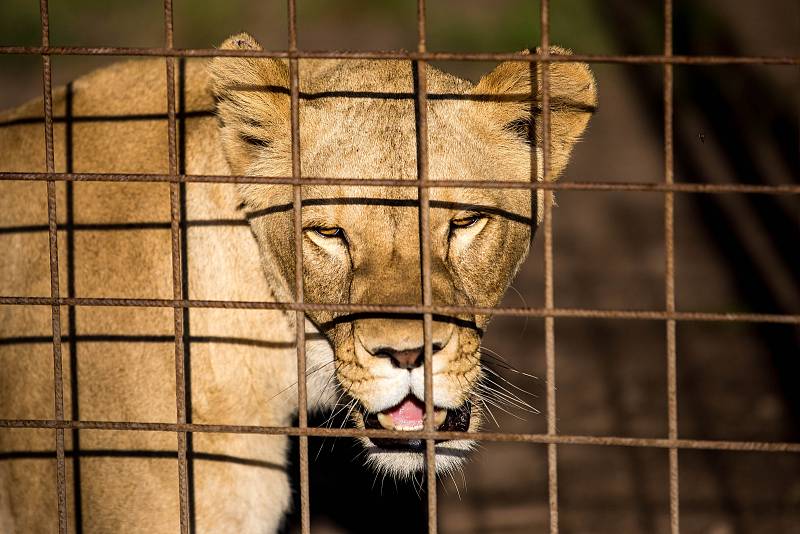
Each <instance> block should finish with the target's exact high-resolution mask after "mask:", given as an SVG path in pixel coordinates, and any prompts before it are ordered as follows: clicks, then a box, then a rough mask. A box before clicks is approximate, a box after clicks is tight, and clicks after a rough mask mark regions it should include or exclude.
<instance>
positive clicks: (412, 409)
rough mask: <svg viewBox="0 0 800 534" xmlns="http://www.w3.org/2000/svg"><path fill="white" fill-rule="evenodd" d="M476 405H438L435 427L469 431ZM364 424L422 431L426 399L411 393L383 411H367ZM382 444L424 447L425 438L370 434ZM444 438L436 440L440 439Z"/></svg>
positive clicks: (412, 448)
mask: <svg viewBox="0 0 800 534" xmlns="http://www.w3.org/2000/svg"><path fill="white" fill-rule="evenodd" d="M471 412H472V408H471V406H470V403H469V402H465V403H464V404H462V405H461V406H459V407H458V408H454V409H445V408H435V409H434V428H435V429H436V430H439V431H442V432H466V431H467V430H468V429H469V421H470V413H471ZM363 415H364V426H365V427H366V428H370V429H381V428H382V429H386V430H403V431H419V430H422V429H423V428H424V425H425V417H426V416H425V403H423V402H422V401H420V400H419V399H417V398H416V397H414V396H413V395H409V396H407V397H406V398H405V399H403V400H402V401H400V403H399V404H397V405H396V406H393V407H391V408H389V409H386V410H383V411H381V412H377V413H375V412H369V413H364V414H363ZM370 439H371V440H372V442H373V443H374V444H375V445H377V446H378V447H381V448H384V449H401V450H411V451H423V450H424V449H425V441H424V440H421V439H401V438H370ZM441 441H444V440H436V443H439V442H441Z"/></svg>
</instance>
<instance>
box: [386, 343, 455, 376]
mask: <svg viewBox="0 0 800 534" xmlns="http://www.w3.org/2000/svg"><path fill="white" fill-rule="evenodd" d="M441 348H442V347H441V345H440V344H439V343H434V344H433V352H434V353H436V352H438V351H439V350H441ZM374 354H375V356H379V357H380V356H383V357H386V358H390V359H391V361H392V365H394V366H395V367H397V368H399V369H408V370H409V371H410V370H411V369H416V368H417V367H419V366H420V365H422V364H423V363H424V362H425V350H424V348H423V347H418V348H415V349H408V350H395V349H393V348H391V347H383V348H381V349H379V350H377V351H375V353H374Z"/></svg>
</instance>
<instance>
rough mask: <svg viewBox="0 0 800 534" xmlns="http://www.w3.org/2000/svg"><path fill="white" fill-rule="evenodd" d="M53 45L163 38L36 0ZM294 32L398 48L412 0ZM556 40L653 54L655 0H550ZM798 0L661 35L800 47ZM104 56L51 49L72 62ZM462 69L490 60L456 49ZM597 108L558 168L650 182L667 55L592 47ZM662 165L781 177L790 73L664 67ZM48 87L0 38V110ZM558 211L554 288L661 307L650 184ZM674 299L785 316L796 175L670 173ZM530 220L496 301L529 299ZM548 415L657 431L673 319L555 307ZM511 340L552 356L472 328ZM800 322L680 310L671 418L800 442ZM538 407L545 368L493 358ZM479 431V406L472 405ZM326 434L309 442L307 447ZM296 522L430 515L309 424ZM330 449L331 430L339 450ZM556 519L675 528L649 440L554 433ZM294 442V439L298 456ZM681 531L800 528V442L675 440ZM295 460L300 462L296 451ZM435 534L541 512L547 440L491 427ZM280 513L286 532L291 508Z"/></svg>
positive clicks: (496, 345)
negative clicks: (698, 444)
mask: <svg viewBox="0 0 800 534" xmlns="http://www.w3.org/2000/svg"><path fill="white" fill-rule="evenodd" d="M174 3H175V32H176V34H175V35H176V46H178V47H203V48H205V47H209V46H212V45H216V44H218V43H220V42H221V41H222V40H223V39H224V38H225V37H227V36H228V35H230V34H232V33H235V32H238V31H241V30H246V31H248V32H251V33H252V34H254V35H255V36H256V37H257V38H259V40H260V41H261V42H262V44H263V45H264V46H265V47H266V48H269V49H282V48H285V47H286V39H287V37H286V34H287V32H286V6H285V2H283V1H278V2H247V1H245V0H235V1H226V2H221V1H211V0H175V2H174ZM50 6H51V15H50V20H51V42H52V44H54V45H109V46H161V45H162V42H163V21H162V18H161V17H162V2H161V1H160V0H139V1H137V2H129V1H124V0H81V1H77V0H51V2H50ZM428 9H429V11H428V47H429V49H431V50H448V51H459V50H460V51H517V50H520V49H523V48H526V47H530V46H535V44H536V43H537V42H538V40H539V28H538V2H535V1H527V0H502V1H492V2H489V1H483V2H480V1H476V0H461V1H454V0H447V1H431V2H429V6H428ZM298 10H299V11H298V28H299V46H300V47H301V48H306V49H325V48H337V49H396V48H404V49H413V48H414V47H415V43H416V27H415V2H413V1H385V2H366V1H362V2H357V1H353V0H343V1H339V2H335V3H333V2H325V1H323V0H299V1H298ZM551 21H552V29H551V41H552V42H553V43H556V44H559V45H562V46H566V47H570V48H572V49H573V50H574V51H576V52H580V53H598V54H660V53H661V51H662V43H663V34H662V24H663V19H662V5H661V3H660V2H658V1H656V0H643V1H639V2H625V1H622V0H559V1H557V2H552V5H551ZM798 35H800V4H798V3H797V2H796V0H767V1H763V2H748V1H745V0H697V1H692V2H689V1H686V0H680V1H676V2H675V11H674V46H675V53H676V54H720V55H769V56H795V57H797V56H798V55H800V39H798ZM39 40H40V34H39V19H38V3H37V2H32V1H29V0H4V1H3V2H2V4H0V44H3V45H11V44H14V45H26V44H28V45H36V44H38V43H39ZM116 60H117V59H115V58H94V57H77V56H76V57H55V58H54V59H53V65H54V81H55V82H56V83H58V84H62V83H66V82H68V81H69V80H71V79H74V78H75V77H76V76H79V75H80V74H83V73H85V72H88V71H89V70H91V69H94V68H97V67H99V66H102V65H104V64H107V63H110V62H112V61H116ZM438 66H439V67H441V68H443V69H444V70H448V71H450V72H453V73H455V74H458V75H461V76H464V77H467V78H470V79H473V80H476V79H477V78H478V77H479V76H480V75H481V74H482V73H483V72H486V71H488V70H489V69H490V68H491V67H492V65H491V64H488V63H474V62H472V63H470V62H464V63H458V62H448V63H445V64H440V65H438ZM592 68H593V70H594V72H595V74H596V76H597V80H598V87H599V100H600V109H599V111H598V113H597V114H596V115H595V117H594V118H593V119H592V122H591V123H590V126H589V129H588V131H587V133H586V135H585V137H584V140H583V141H582V142H581V143H580V144H579V145H578V146H577V148H576V150H575V153H574V156H573V159H572V161H571V163H570V165H569V167H568V168H567V170H566V173H565V175H564V176H563V177H562V178H561V179H562V180H565V181H568V180H582V181H583V180H585V181H615V182H626V181H631V182H634V181H635V182H660V181H663V179H664V176H663V168H664V160H663V101H662V92H663V85H662V83H663V82H662V68H661V67H660V66H657V65H612V64H594V65H593V66H592ZM674 72H675V91H674V95H675V96H674V102H675V105H674V143H675V179H676V181H680V182H688V183H749V184H790V183H793V184H796V183H798V181H799V180H798V178H799V177H800V128H799V126H798V117H799V116H800V115H798V94H800V71H799V69H798V68H797V67H790V66H676V67H675V68H674ZM40 91H41V60H40V58H39V57H36V56H16V55H13V56H0V108H3V109H5V108H8V107H12V106H14V105H17V104H20V103H22V102H24V101H26V100H28V99H30V98H34V97H36V96H37V95H39V94H40ZM557 202H558V207H557V208H556V209H555V210H554V261H555V303H556V306H558V307H566V308H571V307H575V308H598V309H605V310H612V309H647V310H663V309H664V306H665V302H664V263H665V252H664V250H665V246H664V213H663V209H664V201H663V195H662V194H659V193H631V192H589V191H563V192H559V193H558V194H557ZM675 233H676V235H675V247H676V248H675V251H676V252H675V253H676V257H675V261H676V301H677V307H678V310H680V311H703V312H739V313H749V312H752V313H771V314H795V315H796V314H800V280H799V279H798V273H800V245H798V244H800V202H798V198H797V195H783V196H780V195H743V194H723V195H711V194H693V193H692V194H685V193H678V194H676V195H675ZM542 251H543V247H542V239H541V236H538V237H537V239H536V241H535V243H534V246H533V248H532V251H531V255H530V257H529V259H528V261H527V263H526V265H525V266H524V267H523V271H522V272H521V273H520V275H519V277H518V278H517V280H516V281H515V283H514V288H515V289H514V290H511V291H509V293H508V295H507V298H506V300H505V302H504V304H506V305H514V306H518V305H528V306H542V305H543V304H544V285H543V266H542V258H543V253H542ZM555 329H556V330H555V333H556V338H555V339H556V357H557V365H556V379H557V400H558V412H557V415H558V430H559V432H560V433H565V434H584V435H600V436H602V435H614V436H630V437H665V436H666V435H667V403H666V356H665V354H666V346H665V345H666V344H665V326H664V324H663V323H662V322H657V321H623V320H607V319H602V320H601V319H558V320H556V322H555ZM484 345H485V347H487V348H489V349H492V350H493V351H496V352H497V353H498V354H499V355H501V356H502V357H503V358H504V359H505V360H507V362H508V363H509V364H510V365H511V366H513V367H515V368H517V369H519V370H520V371H523V372H524V373H528V374H531V375H534V376H538V377H543V376H544V375H545V361H544V325H543V321H542V320H540V319H527V320H526V319H520V318H507V317H505V318H503V317H498V318H496V319H495V320H494V322H493V324H492V326H490V328H489V330H488V334H487V336H486V338H485V340H484ZM799 348H800V329H798V327H797V326H796V325H795V326H792V325H766V324H747V323H708V322H694V323H692V322H687V323H683V322H681V323H679V324H678V326H677V355H678V362H677V363H678V412H679V435H680V437H682V438H697V439H724V440H747V441H750V440H753V441H794V442H797V441H800V387H798V378H800V350H799ZM495 367H498V371H500V372H504V375H505V376H506V377H507V378H508V379H509V380H512V381H513V382H514V383H515V384H516V385H517V386H519V387H520V388H523V389H525V390H528V391H529V392H530V393H532V394H533V396H532V397H530V398H529V399H528V400H529V402H531V404H533V405H534V406H536V407H537V408H539V409H541V410H544V407H545V391H546V386H545V383H544V379H543V378H538V379H534V378H529V377H526V376H524V375H521V374H518V373H514V372H510V371H508V370H504V369H502V368H500V367H501V366H500V365H498V364H495ZM514 415H517V416H520V417H523V418H524V420H520V419H517V418H516V417H513V416H512V415H509V414H505V413H502V412H499V411H497V410H495V416H496V418H497V421H498V423H499V427H500V429H501V430H503V431H512V432H545V431H546V423H545V418H544V416H543V415H533V414H525V413H515V414H514ZM487 428H489V429H492V428H493V427H492V426H489V427H487ZM320 447H322V449H323V450H322V451H321V453H320V454H319V455H318V456H317V449H318V448H320ZM311 449H312V450H311V454H310V457H311V458H312V460H313V462H312V465H311V469H312V471H311V484H312V494H311V507H312V508H311V510H312V530H313V531H314V532H321V533H344V532H375V531H376V530H380V531H383V532H394V531H397V532H405V533H410V532H422V531H424V529H425V526H424V525H425V495H424V492H423V491H422V490H420V489H418V488H417V487H415V486H414V485H413V484H407V483H395V482H393V481H390V480H385V481H383V480H380V479H376V478H375V475H374V474H373V473H371V472H370V471H368V470H366V469H365V468H363V467H362V466H361V463H360V461H359V460H358V459H354V457H355V456H356V454H357V452H358V449H357V448H356V446H355V444H354V443H353V442H352V441H349V440H330V439H329V440H328V441H326V442H325V443H324V445H323V444H322V443H321V440H316V439H312V440H311ZM331 449H333V450H331ZM558 450H559V464H558V467H559V509H560V526H561V531H562V532H565V533H569V532H576V533H598V534H599V533H660V532H668V530H669V528H668V527H669V485H668V459H667V452H666V451H665V450H650V449H632V448H622V447H589V446H577V445H576V446H561V447H559V449H558ZM295 458H296V457H295ZM679 459H680V484H681V485H680V505H681V527H682V529H681V530H682V532H686V533H695V532H697V533H708V534H745V533H784V532H786V533H794V532H800V458H799V457H798V455H791V454H766V453H741V452H708V451H681V453H680V455H679ZM295 465H296V461H295ZM439 504H440V515H439V517H440V519H439V522H440V528H441V531H442V532H444V533H471V532H503V533H511V532H546V531H547V529H548V506H547V464H546V448H545V447H544V446H542V445H521V444H502V443H484V444H482V446H481V449H480V450H479V452H478V453H477V454H476V455H475V458H474V460H473V461H472V462H471V463H470V464H469V465H468V466H467V467H466V469H465V473H464V477H463V479H462V477H461V476H460V475H458V474H457V475H456V476H455V478H454V480H450V479H445V480H442V481H441V482H440V491H439ZM297 524H298V518H297V516H296V515H295V516H293V517H292V518H290V521H289V524H288V525H287V527H286V530H287V532H294V531H295V530H297Z"/></svg>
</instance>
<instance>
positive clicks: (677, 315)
mask: <svg viewBox="0 0 800 534" xmlns="http://www.w3.org/2000/svg"><path fill="white" fill-rule="evenodd" d="M672 10H673V6H672V0H663V11H664V24H663V29H664V46H663V52H662V54H660V55H599V54H574V55H570V56H565V55H559V54H551V53H550V49H549V40H550V36H549V2H548V0H542V2H541V3H540V11H539V22H540V29H541V39H540V50H539V52H538V53H535V54H527V55H523V54H520V53H488V52H487V53H483V52H481V53H462V52H430V51H428V50H427V46H426V28H425V1H424V0H418V2H417V34H418V41H417V50H416V51H408V52H406V51H389V52H378V51H363V52H361V51H337V50H323V51H313V50H299V49H298V47H297V25H296V24H297V23H296V0H288V27H289V39H288V49H287V50H279V51H267V50H219V49H181V48H175V46H174V32H173V6H172V0H164V46H163V47H155V48H134V47H80V46H66V47H65V46H51V45H50V38H49V14H48V13H49V10H48V0H40V19H41V21H40V22H41V32H42V39H41V46H0V55H2V54H6V55H8V54H30V55H40V56H41V57H42V67H43V68H42V80H43V84H42V93H43V116H42V117H32V118H30V119H24V120H29V121H37V122H42V123H43V124H44V132H45V159H46V161H45V163H46V165H45V169H46V172H2V173H0V181H8V180H27V181H44V182H46V184H47V206H48V225H47V227H46V231H47V232H48V236H49V253H50V286H51V289H50V297H28V296H3V297H0V305H43V306H49V307H50V308H51V313H52V343H53V373H54V399H55V407H54V408H55V410H54V411H55V416H54V418H53V419H46V420H30V419H3V420H0V428H40V429H52V430H54V431H55V456H56V466H57V477H56V491H57V497H58V501H57V503H58V508H57V512H58V531H59V532H60V533H66V532H67V527H68V518H67V492H66V471H65V463H64V458H65V451H64V448H65V447H64V432H65V431H66V430H75V431H77V430H87V429H97V430H128V431H160V432H163V431H168V432H175V433H176V435H177V438H178V449H177V458H178V479H179V493H180V494H179V498H180V528H181V532H182V533H188V532H189V531H190V529H191V524H192V523H191V515H192V513H193V510H190V500H189V497H188V483H189V481H188V478H187V463H188V462H187V435H188V434H189V433H193V432H200V433H235V434H237V433H238V434H264V435H285V436H295V437H298V441H299V450H300V462H299V463H300V465H299V468H300V507H301V531H302V532H303V533H308V532H310V502H309V478H308V477H309V475H308V468H309V466H308V438H309V437H311V436H319V437H328V436H331V437H362V436H364V437H375V438H402V439H422V440H425V443H426V452H425V465H426V472H427V489H428V497H427V498H428V502H427V504H428V528H429V532H432V533H435V532H436V530H437V495H436V477H435V462H436V459H435V440H446V439H480V440H483V441H497V442H517V443H539V444H544V445H546V446H547V458H548V494H549V499H548V501H549V514H550V531H551V532H553V533H557V532H558V517H559V508H558V478H557V475H558V469H557V464H558V457H557V446H558V445H564V444H570V445H587V446H621V447H646V448H659V449H665V450H666V451H667V453H668V455H669V502H670V512H669V516H670V528H671V532H672V534H677V533H678V532H679V531H680V526H679V523H680V522H679V518H680V514H679V476H678V475H679V469H678V451H679V450H693V449H699V450H718V451H742V452H768V453H781V452H783V453H800V443H779V442H753V441H717V440H690V439H679V438H678V406H677V391H678V386H677V372H676V359H677V355H676V324H677V322H679V321H700V322H709V321H714V322H752V323H775V324H800V315H796V314H794V315H792V314H764V313H724V312H723V313H716V312H687V311H678V310H677V308H676V303H675V228H674V224H675V220H674V219H675V214H674V203H675V198H674V195H675V193H692V194H724V193H730V194H775V195H786V194H789V195H796V194H800V185H796V184H774V185H761V184H720V183H708V184H702V183H680V182H676V181H675V176H674V155H673V122H672V121H673V65H708V66H713V65H800V57H797V56H780V57H770V56H718V55H701V56H686V55H674V54H673V40H672V31H673V16H672ZM63 55H67V56H68V55H87V56H92V55H102V56H120V55H125V56H151V57H153V56H155V57H164V58H165V62H166V80H167V113H166V115H165V116H163V117H157V118H165V119H166V120H167V125H168V150H169V169H168V173H167V174H120V173H71V172H61V173H58V172H56V170H55V163H54V141H53V125H54V123H55V122H65V121H67V120H84V119H86V120H98V121H100V120H103V118H100V117H70V118H69V119H67V117H65V116H64V117H61V116H55V115H54V113H53V92H52V66H51V56H63ZM189 57H262V58H283V59H288V64H289V72H290V87H289V92H290V112H291V139H292V175H291V176H290V177H288V176H275V177H268V176H236V175H225V176H217V175H188V174H182V173H181V172H180V170H181V169H179V167H178V163H177V161H178V160H177V158H178V145H177V133H176V120H177V116H178V113H177V112H176V103H175V60H176V58H189ZM305 58H309V59H311V58H318V59H375V60H385V59H400V60H410V61H412V62H414V63H413V64H412V69H413V74H414V80H415V82H414V91H413V93H408V94H407V95H406V96H407V97H408V98H409V99H413V100H414V105H415V110H416V121H415V122H416V141H417V177H416V180H397V179H384V178H375V179H369V178H367V177H362V178H346V179H345V178H326V177H303V176H302V173H301V165H300V132H299V103H300V98H301V96H303V97H304V96H305V95H303V94H302V93H301V92H300V81H299V68H298V67H299V65H298V61H299V60H300V59H305ZM436 60H459V61H507V60H514V61H522V62H528V63H530V65H531V67H532V70H533V72H537V66H540V67H541V68H540V72H541V97H540V100H541V107H540V109H541V120H542V130H541V137H542V138H541V140H540V141H541V146H542V152H541V158H540V163H539V162H538V161H537V156H536V151H535V144H534V147H533V148H532V155H531V158H532V163H533V164H532V166H531V179H530V180H529V181H509V182H489V181H481V180H476V181H468V180H430V179H429V175H428V158H429V155H428V147H427V132H428V121H427V119H428V117H427V106H428V101H429V100H434V99H446V98H458V97H459V95H435V94H434V95H429V94H428V92H427V83H426V63H427V62H428V61H436ZM559 62H588V63H619V64H660V65H662V67H663V83H664V87H663V104H664V118H663V119H664V147H663V148H664V177H663V181H661V182H657V183H650V182H575V181H572V182H560V183H555V182H552V181H551V180H550V179H549V178H550V169H549V158H550V154H549V152H550V112H551V110H550V94H549V83H550V80H549V77H550V72H549V66H550V65H551V64H552V63H559ZM537 83H538V82H537V81H534V83H532V91H536V90H537V88H538V86H537ZM535 96H536V95H534V99H533V100H534V102H535V101H536V100H535ZM353 97H354V98H359V97H360V96H359V95H354V96H353ZM181 112H183V110H181ZM121 117H122V118H124V116H121ZM115 118H116V117H115ZM539 165H541V167H539ZM540 168H541V172H542V181H539V180H538V172H539V169H540ZM59 181H63V182H77V181H102V182H151V183H158V182H166V183H169V184H170V207H171V210H170V223H169V224H170V230H171V240H172V280H173V298H172V299H118V298H62V297H61V296H60V290H59V280H58V273H59V261H58V241H57V232H58V229H59V226H58V224H57V216H56V183H57V182H59ZM185 183H271V184H283V185H290V186H292V189H293V197H292V203H291V205H289V206H287V209H291V210H292V211H293V215H294V219H293V220H294V228H293V231H294V241H295V287H296V294H295V299H294V301H293V302H255V301H253V302H249V301H210V300H192V299H187V298H186V297H187V295H185V294H184V280H183V279H182V268H181V245H182V236H181V226H180V223H181V221H182V217H183V216H184V215H185V214H182V213H181V205H180V200H179V198H180V187H181V185H182V184H185ZM331 184H338V185H354V186H387V187H388V186H390V187H416V188H417V189H418V208H419V236H420V273H421V285H422V302H421V304H420V305H407V306H405V305H388V304H377V305H357V304H316V303H309V302H306V300H305V296H304V290H303V256H302V231H303V230H302V206H303V195H302V186H303V185H331ZM459 187H464V188H469V187H475V188H491V189H529V190H530V191H531V193H532V194H533V195H534V196H536V197H537V198H538V193H539V191H543V192H544V193H545V194H544V195H543V197H544V203H543V204H542V208H543V232H544V272H545V276H544V278H545V304H544V307H542V308H530V307H518V308H484V307H474V306H442V305H434V304H433V299H432V291H431V280H430V265H431V258H430V254H431V251H430V209H431V208H432V207H433V208H436V207H437V203H436V201H432V200H431V199H430V190H431V188H459ZM554 190H579V191H606V192H625V191H633V192H654V193H663V194H664V237H665V275H664V291H665V309H664V310H597V309H573V308H557V307H556V306H555V298H554V297H555V296H554V290H553V287H554V284H553V279H554V265H553V250H554V246H553V227H552V206H551V197H552V194H551V191H554ZM43 230H44V229H43ZM183 238H184V239H185V236H183ZM61 306H121V307H172V308H173V309H174V343H175V380H176V422H175V423H147V422H129V421H120V422H111V421H81V420H78V421H71V420H66V419H65V418H64V410H63V395H64V392H63V389H64V387H63V374H62V357H61V341H62V338H61V322H60V307H61ZM191 308H226V309H273V310H286V311H294V312H295V323H296V340H295V342H296V346H297V372H298V382H297V383H298V396H297V400H298V414H299V415H298V425H297V426H294V427H265V426H243V425H198V424H193V423H190V422H188V421H190V420H191V417H190V416H189V417H188V418H187V413H186V410H187V398H186V391H187V377H186V369H185V354H184V348H185V347H184V331H185V326H186V325H185V324H184V321H185V320H186V319H185V316H184V312H185V311H186V310H189V309H191ZM315 310H326V311H336V312H342V313H349V312H352V313H358V312H376V313H399V314H408V315H413V316H419V317H421V319H422V321H423V339H424V362H425V364H424V373H425V414H426V417H425V424H424V428H423V430H422V431H415V432H408V431H389V430H379V429H328V428H314V427H309V426H308V419H307V390H306V382H305V375H306V360H305V313H306V312H308V311H315ZM458 313H474V314H487V315H507V316H521V317H541V318H543V319H544V321H545V360H546V367H547V370H546V378H547V401H546V402H547V408H546V415H547V433H545V434H525V433H523V434H514V433H503V432H494V433H493V432H479V433H470V432H439V431H436V430H435V428H434V427H433V420H434V417H433V413H434V404H433V377H432V360H433V342H432V323H433V320H434V318H435V317H436V316H437V315H452V314H458ZM556 318H559V319H569V318H591V319H613V320H655V321H663V322H664V324H665V326H666V366H667V405H668V414H667V420H668V432H667V438H626V437H615V436H608V437H602V436H583V435H563V434H558V433H557V426H556V420H557V419H556V416H557V412H556V388H555V363H556V360H555V326H554V321H555V319H556ZM74 335H75V332H70V336H74ZM73 476H78V474H77V473H76V474H74V475H73Z"/></svg>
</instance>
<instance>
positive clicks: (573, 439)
mask: <svg viewBox="0 0 800 534" xmlns="http://www.w3.org/2000/svg"><path fill="white" fill-rule="evenodd" d="M0 428H42V429H74V430H121V431H144V432H198V433H226V434H269V435H286V436H313V437H340V438H352V437H369V438H402V439H436V440H457V439H469V440H479V441H493V442H511V443H556V444H560V445H603V446H619V447H649V448H660V449H672V448H675V449H695V450H718V451H742V452H786V453H800V443H792V442H769V441H724V440H703V439H666V438H627V437H619V436H584V435H569V434H557V435H549V434H524V433H520V434H517V433H508V432H439V431H433V432H426V431H424V430H419V431H406V430H383V429H358V428H326V427H320V428H318V427H307V428H299V427H271V426H250V425H211V424H192V423H149V422H132V421H57V420H55V419H0Z"/></svg>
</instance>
